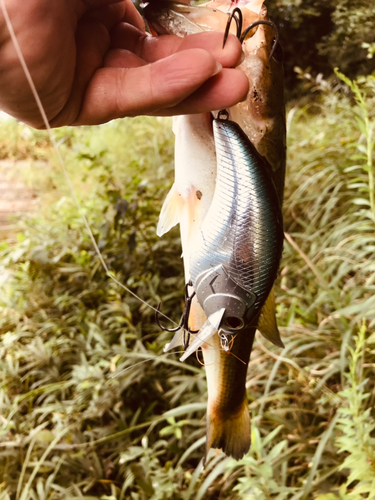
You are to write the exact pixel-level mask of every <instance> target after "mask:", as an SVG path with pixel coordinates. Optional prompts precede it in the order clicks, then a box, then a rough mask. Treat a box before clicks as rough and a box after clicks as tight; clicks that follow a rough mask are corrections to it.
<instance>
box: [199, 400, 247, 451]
mask: <svg viewBox="0 0 375 500" xmlns="http://www.w3.org/2000/svg"><path fill="white" fill-rule="evenodd" d="M210 448H221V449H222V450H223V452H224V453H225V454H226V455H228V456H230V457H233V458H235V459H236V460H239V459H241V458H242V457H243V456H244V455H245V454H246V453H247V452H248V451H249V448H250V416H249V408H248V403H247V396H246V393H245V394H244V398H243V401H242V404H241V405H240V407H239V409H238V410H237V411H236V412H235V413H232V414H230V415H228V416H225V415H221V414H220V413H219V412H216V411H215V409H214V408H211V409H210V408H208V410H207V440H206V457H207V453H208V451H209V449H210ZM206 457H205V458H206Z"/></svg>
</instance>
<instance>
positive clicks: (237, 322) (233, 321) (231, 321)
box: [225, 316, 243, 329]
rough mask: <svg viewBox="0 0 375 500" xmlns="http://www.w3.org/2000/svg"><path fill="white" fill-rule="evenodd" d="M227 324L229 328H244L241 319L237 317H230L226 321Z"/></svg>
mask: <svg viewBox="0 0 375 500" xmlns="http://www.w3.org/2000/svg"><path fill="white" fill-rule="evenodd" d="M225 323H226V325H227V326H229V328H234V329H238V328H242V327H243V321H242V319H240V318H236V317H235V316H228V318H226V319H225Z"/></svg>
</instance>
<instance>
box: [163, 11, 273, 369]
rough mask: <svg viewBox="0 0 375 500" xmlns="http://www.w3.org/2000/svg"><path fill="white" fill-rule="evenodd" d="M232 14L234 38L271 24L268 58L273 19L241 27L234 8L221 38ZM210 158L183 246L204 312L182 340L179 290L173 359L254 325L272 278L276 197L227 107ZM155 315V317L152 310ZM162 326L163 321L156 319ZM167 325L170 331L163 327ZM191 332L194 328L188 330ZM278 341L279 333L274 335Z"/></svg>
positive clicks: (266, 169) (216, 124)
mask: <svg viewBox="0 0 375 500" xmlns="http://www.w3.org/2000/svg"><path fill="white" fill-rule="evenodd" d="M233 20H234V21H235V23H236V27H237V37H238V39H239V40H240V41H241V43H242V42H243V41H244V40H245V38H246V36H247V34H248V33H249V32H250V31H251V30H252V29H253V28H255V27H256V26H258V25H259V24H266V25H269V26H271V27H272V28H273V29H274V31H275V38H274V42H273V46H272V49H271V52H270V54H269V59H271V57H273V54H274V53H275V50H276V48H277V45H278V39H279V35H278V31H277V28H276V26H275V25H274V23H272V22H271V21H268V20H258V21H256V22H254V23H252V24H251V25H250V26H248V27H247V28H246V29H245V30H244V31H242V27H243V18H242V13H241V10H240V9H238V8H235V9H234V10H233V12H232V14H231V15H229V17H228V22H227V25H226V29H225V33H224V39H223V46H224V45H225V43H226V40H227V37H228V34H229V30H230V25H231V22H232V21H233ZM212 126H213V132H214V144H215V150H216V159H217V179H216V188H215V193H214V197H213V201H212V204H211V206H210V209H209V211H208V213H207V216H206V218H205V220H204V222H203V224H202V226H201V228H200V231H199V233H198V235H197V237H196V238H195V240H194V242H193V244H192V250H191V253H190V263H189V268H190V279H191V283H192V286H193V287H194V293H195V294H196V297H197V300H198V302H199V304H200V306H201V307H202V309H203V311H204V312H205V314H206V316H207V318H208V320H207V321H206V323H205V324H204V325H203V326H202V328H201V329H200V331H199V333H198V335H197V336H196V337H195V338H194V340H193V341H192V343H191V344H190V345H188V344H189V336H190V335H189V334H190V333H193V332H191V331H190V330H189V327H188V321H189V311H190V304H191V298H192V297H191V298H190V297H189V296H187V295H186V294H185V295H186V297H185V311H184V314H183V318H182V321H181V322H180V325H179V326H180V328H182V329H183V331H184V333H183V334H181V332H177V334H176V335H175V338H174V339H173V340H172V342H171V344H169V345H168V347H167V350H169V349H171V348H172V347H175V346H176V345H178V344H179V343H181V342H180V341H179V339H180V338H181V336H182V338H183V342H182V343H183V347H184V349H185V354H184V355H183V356H182V357H181V361H183V360H184V359H186V358H187V357H188V356H189V355H190V354H191V353H192V352H194V351H195V350H196V349H197V348H198V347H200V346H201V345H202V344H203V343H204V342H206V341H207V340H208V339H209V338H210V337H211V336H212V335H214V333H216V332H217V331H218V330H220V339H221V345H222V348H223V349H224V348H225V346H227V345H229V341H228V340H226V337H225V336H226V335H233V334H234V333H239V332H245V331H246V330H248V329H249V328H252V327H254V326H256V324H257V321H258V317H259V314H260V311H261V309H262V307H263V305H264V304H265V302H266V300H267V297H268V296H269V294H270V292H271V289H272V286H273V284H274V281H275V279H276V275H277V271H278V267H279V264H280V260H281V254H282V248H283V222H282V213H281V208H280V206H281V203H280V200H279V197H278V194H277V190H276V187H275V185H274V182H273V180H272V173H271V166H270V165H269V164H268V162H267V160H266V159H265V158H263V157H262V156H261V155H260V154H259V153H258V151H257V150H256V148H255V146H254V145H253V144H252V142H251V141H250V139H249V138H248V137H247V135H246V134H245V133H244V131H243V130H242V129H241V127H240V126H239V125H238V124H237V123H235V122H234V121H232V120H230V119H229V113H228V112H227V111H226V110H221V111H220V112H219V113H218V115H217V118H216V119H213V124H212ZM156 319H157V322H158V324H159V326H161V325H160V323H159V321H158V318H157V315H156ZM162 328H163V329H164V330H166V328H165V327H162ZM169 331H171V332H172V331H176V329H170V330H169ZM194 333H195V332H194ZM274 342H275V343H276V344H277V345H281V346H282V345H283V344H282V342H281V340H280V339H276V341H275V340H274Z"/></svg>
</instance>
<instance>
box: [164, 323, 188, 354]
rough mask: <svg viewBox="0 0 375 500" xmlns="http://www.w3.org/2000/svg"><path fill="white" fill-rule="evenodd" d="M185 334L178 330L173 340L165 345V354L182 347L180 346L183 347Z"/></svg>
mask: <svg viewBox="0 0 375 500" xmlns="http://www.w3.org/2000/svg"><path fill="white" fill-rule="evenodd" d="M183 333H184V331H183V329H182V328H180V329H179V330H177V332H176V333H175V334H174V335H173V338H172V340H171V341H170V342H169V343H168V344H165V347H164V349H163V352H168V351H170V350H171V349H175V348H176V347H180V345H182V344H183V343H184V342H183V337H184V335H183Z"/></svg>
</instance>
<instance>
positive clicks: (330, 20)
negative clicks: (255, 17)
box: [265, 0, 375, 98]
mask: <svg viewBox="0 0 375 500" xmlns="http://www.w3.org/2000/svg"><path fill="white" fill-rule="evenodd" d="M265 3H266V5H267V8H268V10H269V13H270V16H271V18H272V19H273V20H274V21H275V22H276V24H277V25H278V27H279V29H280V39H281V45H282V47H283V50H284V53H285V57H284V67H285V78H286V95H287V97H288V98H296V97H298V96H299V95H300V94H301V93H304V94H306V89H304V88H303V86H301V85H300V84H299V82H298V75H296V74H295V68H302V70H303V71H305V72H308V73H312V74H313V75H317V74H322V75H323V76H324V77H326V78H327V77H330V76H332V74H333V70H334V68H335V67H339V68H340V70H341V71H342V72H343V73H345V74H346V75H348V76H349V77H350V78H355V77H357V76H358V75H369V74H371V73H372V72H373V71H374V70H375V59H374V58H373V57H372V54H373V41H374V37H373V34H374V32H375V9H374V5H373V2H372V1H371V0H355V1H353V0H303V1H301V0H269V1H268V2H265Z"/></svg>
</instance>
